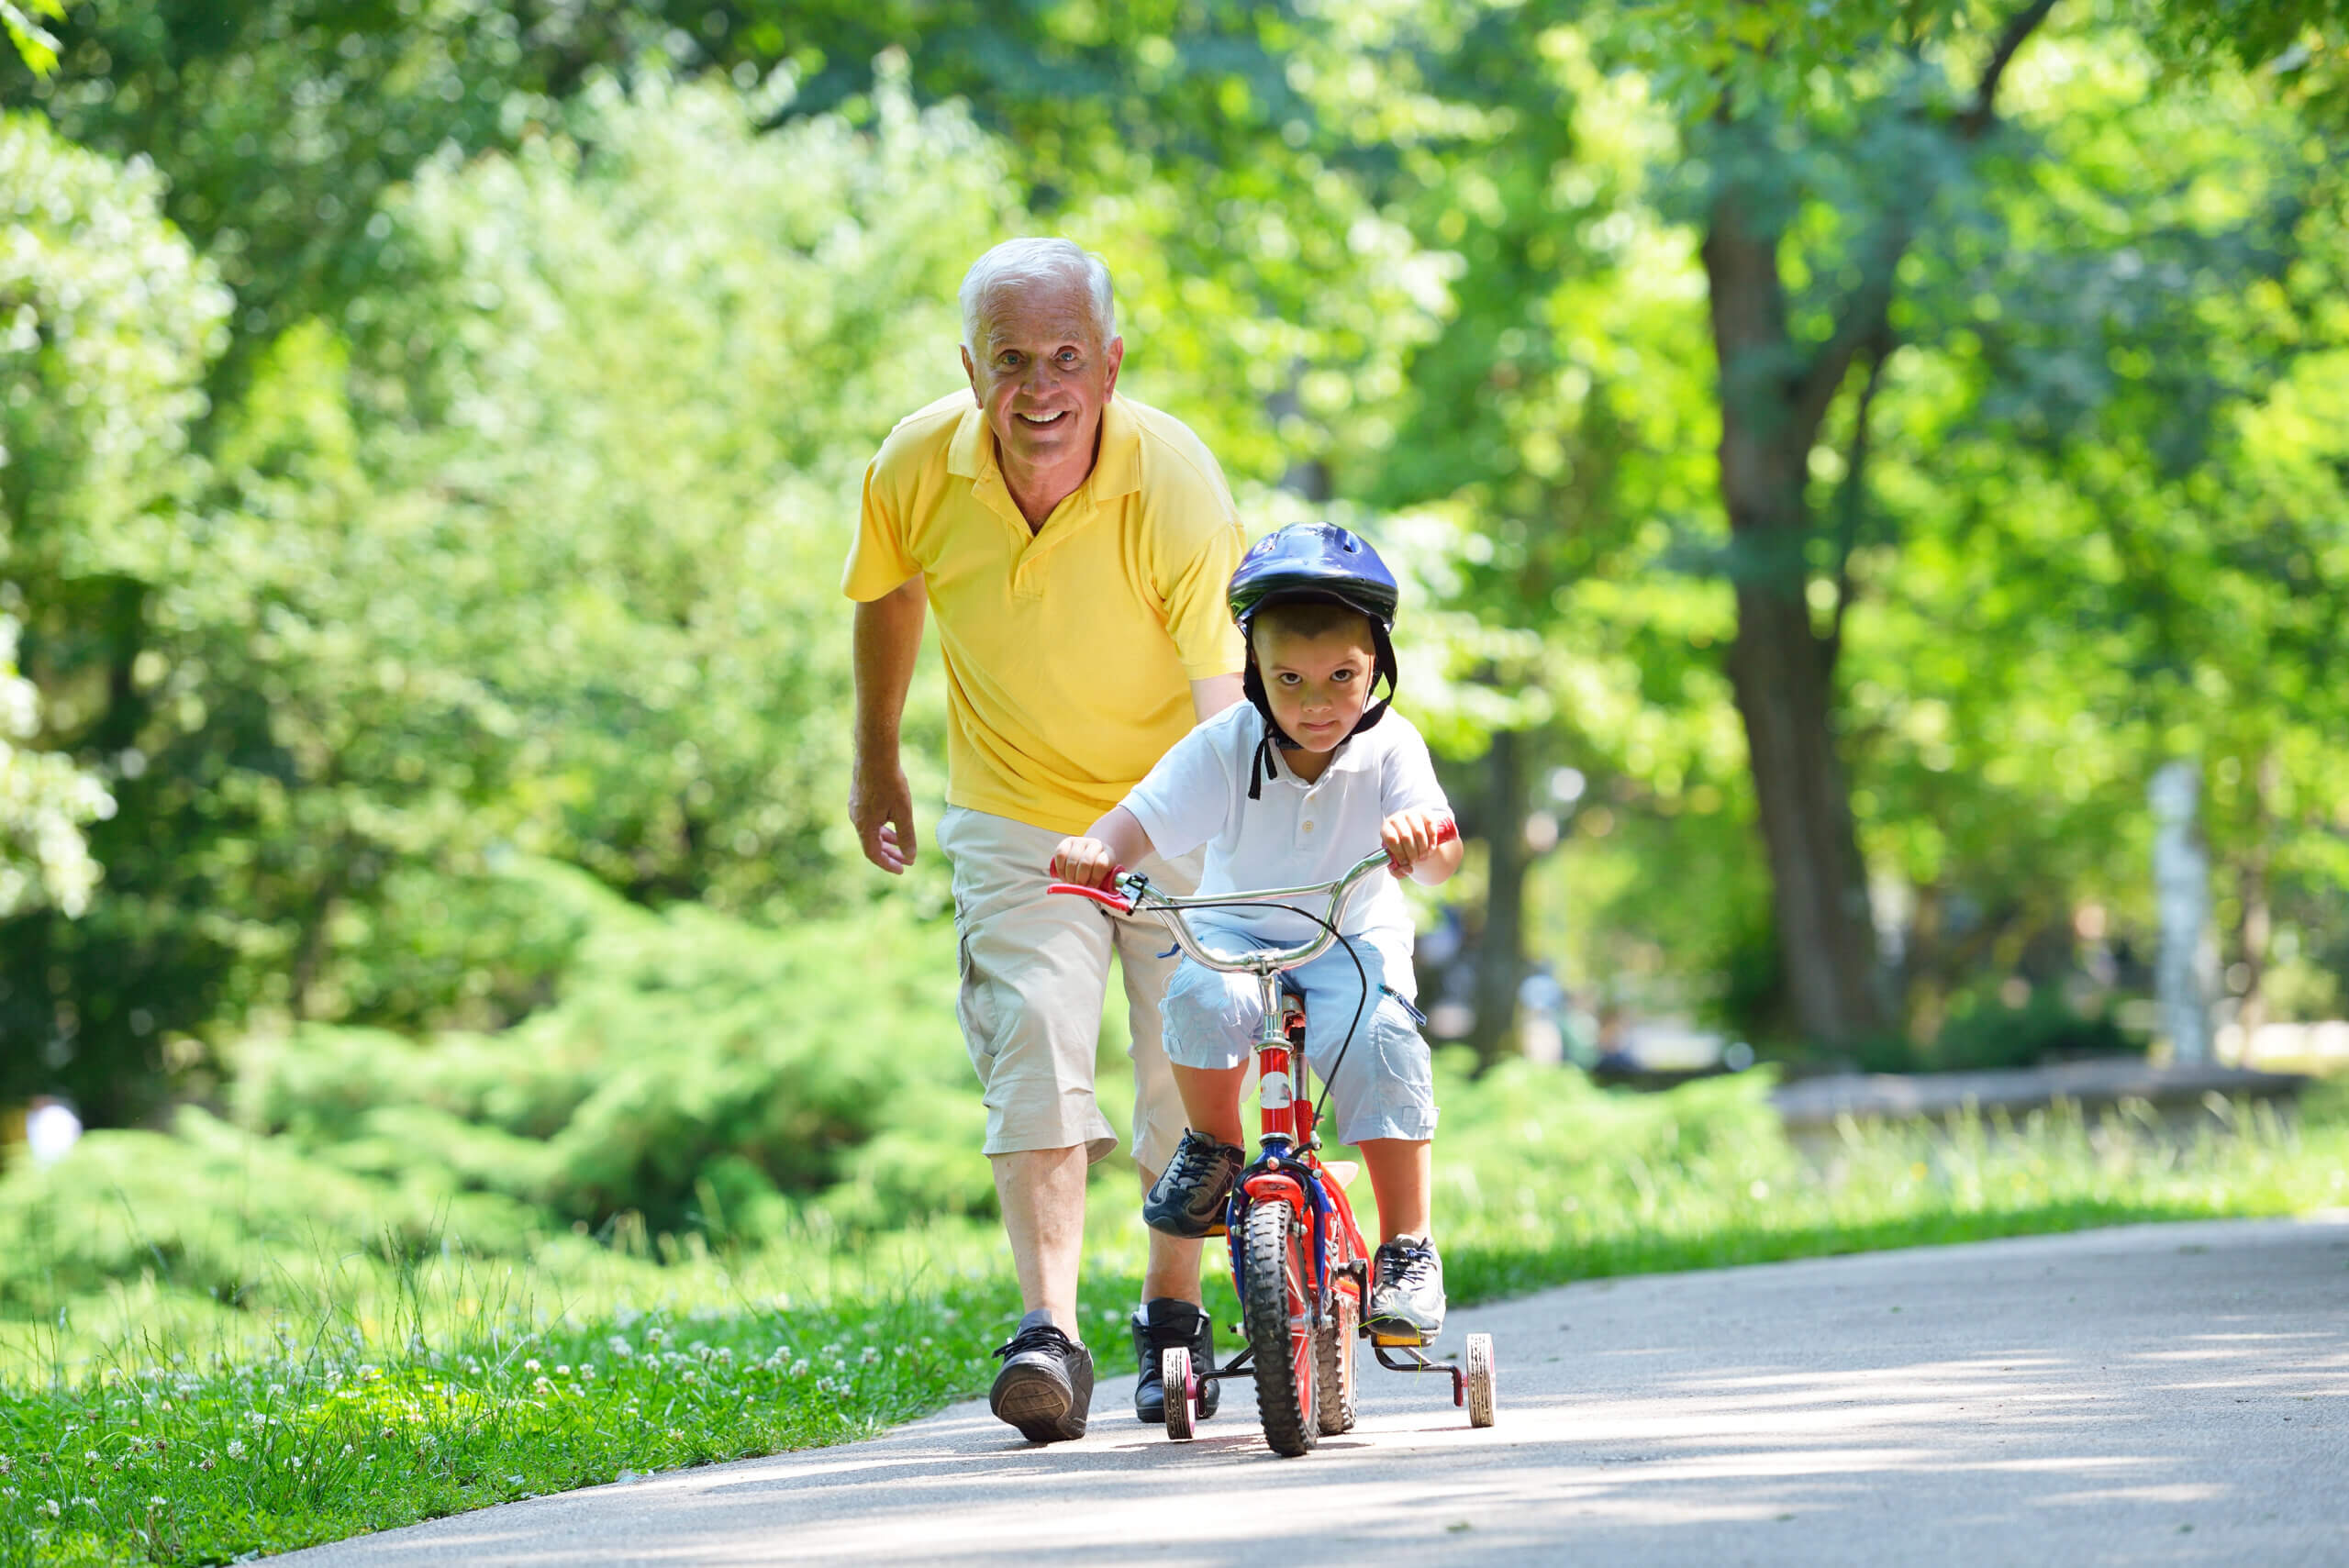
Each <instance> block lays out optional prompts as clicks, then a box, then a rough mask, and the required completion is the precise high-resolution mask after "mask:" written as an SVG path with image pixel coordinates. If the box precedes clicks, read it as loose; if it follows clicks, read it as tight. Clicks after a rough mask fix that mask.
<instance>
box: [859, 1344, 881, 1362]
mask: <svg viewBox="0 0 2349 1568" xmlns="http://www.w3.org/2000/svg"><path fill="white" fill-rule="evenodd" d="M856 1359H857V1360H858V1361H860V1362H863V1363H864V1364H865V1365H866V1366H871V1365H872V1364H873V1363H874V1362H877V1361H879V1360H880V1359H881V1347H880V1346H878V1345H867V1346H865V1347H864V1353H863V1355H861V1356H859V1357H857V1358H856Z"/></svg>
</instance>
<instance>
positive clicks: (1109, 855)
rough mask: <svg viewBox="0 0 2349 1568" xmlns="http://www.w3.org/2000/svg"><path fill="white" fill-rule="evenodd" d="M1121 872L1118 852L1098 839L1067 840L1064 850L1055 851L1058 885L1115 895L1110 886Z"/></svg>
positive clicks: (1053, 863)
mask: <svg viewBox="0 0 2349 1568" xmlns="http://www.w3.org/2000/svg"><path fill="white" fill-rule="evenodd" d="M1118 871H1119V865H1118V852H1117V851H1115V850H1113V849H1111V848H1110V847H1109V846H1108V845H1107V844H1105V843H1103V842H1102V841H1101V840H1098V839H1063V840H1061V842H1060V848H1058V849H1056V850H1054V851H1052V880H1053V881H1054V882H1073V883H1074V884H1076V885H1077V886H1079V887H1097V888H1100V889H1101V890H1102V891H1104V892H1105V893H1106V892H1115V891H1116V889H1115V888H1113V887H1111V885H1110V884H1111V883H1112V882H1113V881H1114V880H1115V879H1116V877H1117V874H1118Z"/></svg>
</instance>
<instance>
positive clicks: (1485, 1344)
mask: <svg viewBox="0 0 2349 1568" xmlns="http://www.w3.org/2000/svg"><path fill="white" fill-rule="evenodd" d="M1167 1408H1168V1409H1170V1410H1171V1409H1173V1408H1174V1407H1173V1406H1171V1405H1170V1406H1168V1407H1167ZM1493 1416H1494V1411H1493V1337H1492V1336H1491V1335H1490V1334H1471V1335H1469V1336H1468V1424H1469V1425H1470V1426H1472V1427H1489V1426H1491V1425H1492V1424H1493Z"/></svg>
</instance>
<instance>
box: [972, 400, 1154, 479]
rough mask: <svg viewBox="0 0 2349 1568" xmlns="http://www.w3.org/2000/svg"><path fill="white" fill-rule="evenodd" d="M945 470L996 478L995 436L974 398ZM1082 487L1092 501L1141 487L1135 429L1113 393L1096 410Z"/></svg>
mask: <svg viewBox="0 0 2349 1568" xmlns="http://www.w3.org/2000/svg"><path fill="white" fill-rule="evenodd" d="M946 472H947V473H952V474H953V475H955V476H956V477H958V478H962V479H985V478H987V477H989V476H990V475H996V476H998V477H999V470H998V468H997V466H996V455H995V433H994V432H993V431H991V430H989V429H988V428H987V416H986V410H985V409H983V408H981V407H980V406H979V403H978V399H977V398H975V397H974V398H973V399H972V400H971V406H969V407H968V408H965V409H964V410H963V418H962V421H961V422H960V423H959V424H957V425H956V426H955V427H954V439H953V440H952V442H950V443H949V444H948V445H947V448H946ZM1085 489H1086V490H1087V491H1089V492H1091V494H1092V496H1093V498H1094V499H1095V500H1096V501H1106V500H1108V499H1110V498H1112V497H1114V496H1119V495H1132V494H1133V493H1134V492H1135V491H1137V490H1140V489H1141V425H1140V424H1138V423H1136V422H1135V419H1134V417H1133V415H1132V414H1131V413H1130V412H1128V410H1127V408H1126V400H1125V399H1124V398H1122V397H1119V396H1118V395H1116V394H1115V393H1112V394H1110V396H1109V406H1108V407H1107V408H1104V409H1103V410H1101V445H1100V450H1098V451H1097V453H1096V454H1095V455H1094V459H1093V473H1091V474H1090V475H1088V476H1087V477H1086V479H1085Z"/></svg>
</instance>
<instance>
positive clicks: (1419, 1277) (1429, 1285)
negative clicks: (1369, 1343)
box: [1364, 1236, 1443, 1342]
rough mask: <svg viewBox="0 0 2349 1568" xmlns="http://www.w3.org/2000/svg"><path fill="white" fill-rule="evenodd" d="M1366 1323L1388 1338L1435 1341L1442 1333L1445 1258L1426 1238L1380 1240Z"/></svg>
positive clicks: (1374, 1332) (1366, 1325) (1374, 1261)
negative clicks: (1436, 1251) (1438, 1254)
mask: <svg viewBox="0 0 2349 1568" xmlns="http://www.w3.org/2000/svg"><path fill="white" fill-rule="evenodd" d="M1371 1266H1372V1270H1373V1273H1372V1276H1371V1286H1370V1312H1369V1315H1368V1320H1367V1322H1366V1323H1365V1324H1364V1327H1366V1328H1368V1329H1370V1331H1371V1333H1372V1335H1373V1336H1375V1337H1376V1338H1378V1339H1385V1340H1420V1341H1422V1342H1424V1341H1426V1340H1432V1339H1434V1338H1435V1337H1436V1336H1437V1335H1438V1334H1440V1333H1442V1331H1443V1260H1442V1258H1439V1257H1437V1256H1436V1255H1435V1243H1434V1242H1432V1241H1431V1240H1428V1239H1427V1238H1426V1237H1424V1236H1397V1237H1396V1238H1395V1240H1392V1241H1381V1242H1380V1243H1379V1244H1378V1253H1377V1256H1376V1257H1375V1259H1374V1260H1373V1262H1372V1265H1371Z"/></svg>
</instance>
